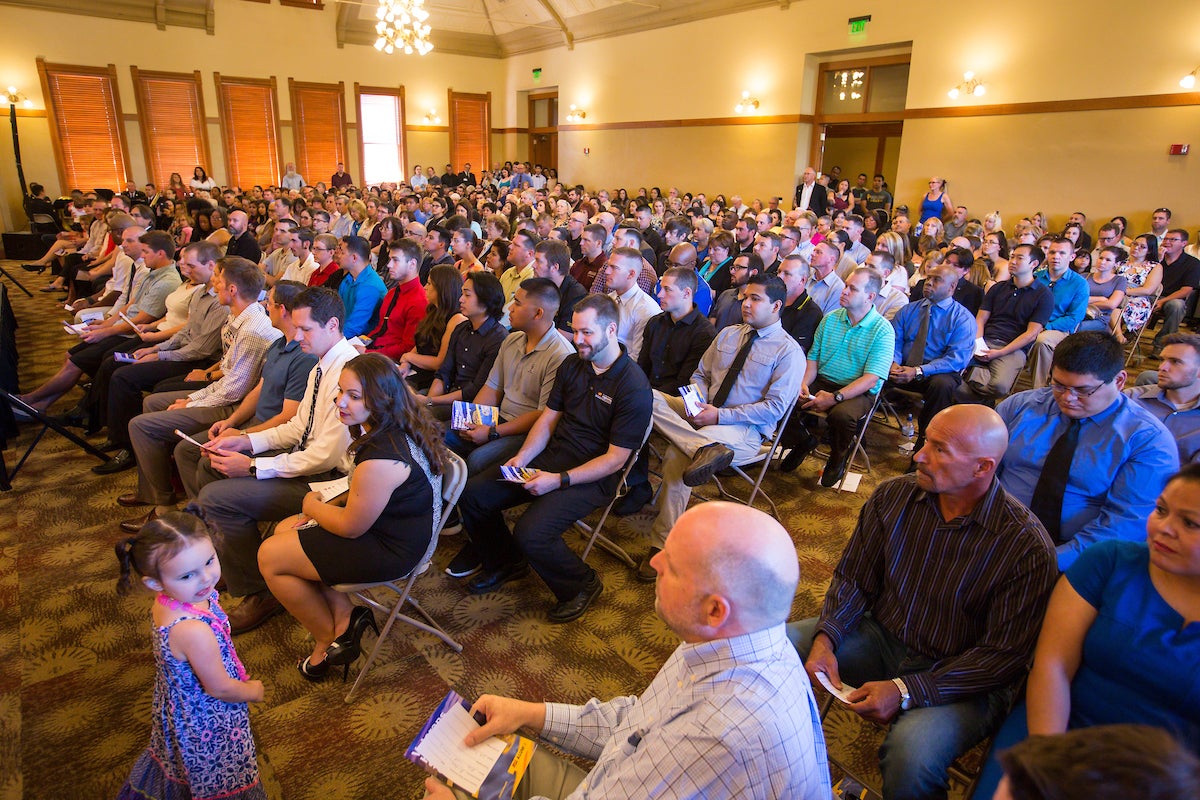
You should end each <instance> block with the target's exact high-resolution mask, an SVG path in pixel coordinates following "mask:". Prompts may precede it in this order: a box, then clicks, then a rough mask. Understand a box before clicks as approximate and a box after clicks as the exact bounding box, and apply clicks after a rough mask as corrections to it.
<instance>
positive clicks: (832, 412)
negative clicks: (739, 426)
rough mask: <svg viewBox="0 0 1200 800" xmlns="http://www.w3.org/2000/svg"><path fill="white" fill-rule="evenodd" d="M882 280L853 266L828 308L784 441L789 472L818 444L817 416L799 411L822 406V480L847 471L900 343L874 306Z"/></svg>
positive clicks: (828, 480)
mask: <svg viewBox="0 0 1200 800" xmlns="http://www.w3.org/2000/svg"><path fill="white" fill-rule="evenodd" d="M824 244H825V243H824V242H822V243H821V245H824ZM821 245H819V246H818V249H819V248H820V246H821ZM881 283H882V281H881V279H880V276H879V273H878V272H876V271H875V270H873V269H871V268H870V267H859V268H858V269H856V270H854V272H853V273H851V275H850V280H849V281H847V283H846V288H845V289H843V290H842V299H841V308H839V309H837V310H835V311H834V312H833V313H831V314H826V315H825V316H824V318H822V319H821V324H820V325H818V326H817V335H816V337H815V338H814V340H813V346H812V349H811V350H809V353H808V365H807V367H806V369H805V372H804V380H803V383H802V384H801V386H800V401H799V406H798V407H797V409H796V411H797V414H796V415H794V416H793V417H792V421H791V423H790V424H789V425H788V432H787V433H785V434H784V440H783V446H784V447H790V448H792V452H790V453H788V454H787V456H786V457H785V458H784V460H783V462H782V463H781V464H780V469H781V470H783V471H784V472H790V471H792V470H794V469H796V467H798V466H800V463H801V462H802V461H804V459H805V458H806V457H807V456H808V454H809V453H811V452H812V451H813V450H814V449H816V446H817V437H816V436H814V435H813V433H812V432H811V431H812V428H814V427H815V426H816V424H817V419H816V417H813V416H811V414H809V413H800V412H814V411H820V412H824V413H825V414H826V420H827V422H828V425H829V459H828V460H827V461H826V462H825V469H824V471H823V472H822V473H821V485H822V486H825V487H830V486H834V485H836V484H837V483H838V482H839V481H840V480H841V479H842V477H843V476H844V475H845V474H846V469H847V468H848V467H849V465H850V460H851V459H852V458H853V456H854V453H852V452H851V450H850V442H851V440H852V439H853V438H854V435H855V432H856V431H857V430H858V426H859V425H860V424H862V419H863V417H865V416H866V415H867V414H869V413H870V411H871V406H872V405H873V403H874V401H875V395H876V393H877V392H879V390H880V389H881V388H882V387H883V382H884V381H885V380H887V376H888V373H889V372H890V371H891V364H892V355H893V354H894V352H895V349H896V333H895V331H893V330H892V326H891V325H890V324H889V323H888V321H887V320H885V319H884V318H883V316H882V315H881V314H880V313H879V312H878V311H876V310H875V295H876V294H878V292H879V287H880V285H881Z"/></svg>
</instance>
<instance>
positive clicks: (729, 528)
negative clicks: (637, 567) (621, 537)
mask: <svg viewBox="0 0 1200 800" xmlns="http://www.w3.org/2000/svg"><path fill="white" fill-rule="evenodd" d="M654 567H655V569H657V570H658V575H659V577H658V582H657V584H656V586H655V601H654V607H655V610H656V611H657V612H658V615H659V617H661V618H662V620H663V621H664V622H665V623H666V624H667V626H668V627H670V628H671V630H672V631H674V632H675V634H676V635H677V636H679V638H680V639H682V640H683V643H682V644H680V645H679V647H678V648H676V650H675V652H674V653H672V654H671V656H670V658H668V659H667V662H666V663H665V664H664V665H663V667H662V669H660V670H659V672H658V675H656V676H655V677H654V680H653V681H652V682H651V683H650V686H649V687H648V688H647V689H646V691H645V692H643V693H642V695H641V696H640V697H618V698H616V699H614V700H610V701H608V702H605V703H602V702H600V701H599V700H596V699H593V700H591V701H589V702H588V703H587V704H586V705H582V706H573V705H562V704H558V703H527V702H523V701H520V700H512V699H508V698H503V697H495V696H492V695H484V696H483V697H480V698H479V700H478V701H477V702H476V703H475V706H474V707H473V708H472V709H471V712H472V713H475V712H482V713H483V714H484V716H485V717H486V718H487V723H486V724H485V725H483V726H482V727H481V728H479V730H478V731H475V732H473V733H472V734H470V735H468V737H467V740H466V741H467V744H468V745H474V744H476V743H478V742H480V741H482V740H483V739H486V738H487V737H489V736H492V735H494V734H500V735H503V734H507V733H512V732H513V731H516V730H517V729H518V728H527V729H530V730H532V731H535V732H538V733H540V734H541V735H542V736H543V737H544V738H545V739H546V740H547V741H549V742H551V743H552V744H554V745H555V746H556V747H558V748H560V749H562V750H564V751H566V752H569V753H573V754H575V755H579V756H582V757H584V758H588V759H595V760H596V766H595V767H593V768H592V771H591V772H590V773H587V774H584V773H583V772H582V771H581V770H579V769H578V768H577V767H574V766H573V765H570V764H568V762H566V761H563V760H560V759H558V758H556V757H555V756H553V755H551V754H549V753H548V752H547V751H546V750H545V749H542V748H539V749H538V750H537V751H536V752H535V753H534V757H533V762H532V763H531V766H530V770H529V772H528V773H527V775H526V780H523V781H522V782H521V786H520V787H519V788H518V796H520V797H529V796H531V795H532V796H537V797H549V798H583V797H609V798H628V797H637V798H697V797H705V798H734V797H737V798H761V799H762V800H767V799H768V798H790V799H791V800H805V799H806V798H811V799H812V800H817V798H820V800H827V798H828V797H830V794H831V790H830V786H829V768H828V765H827V763H826V757H825V741H824V738H823V737H822V735H821V728H820V723H819V721H818V712H817V708H816V704H815V702H814V701H813V697H812V689H811V686H810V684H809V682H808V676H807V675H805V673H804V669H803V667H802V666H801V664H800V659H799V658H798V657H797V656H796V653H795V651H794V649H793V648H792V647H791V645H790V644H789V643H788V641H787V636H786V633H785V629H784V624H783V623H784V620H785V619H786V618H787V614H788V610H789V609H790V608H791V604H792V598H793V596H794V595H795V592H796V584H797V582H798V581H799V577H800V569H799V565H798V560H797V557H796V549H795V547H794V546H793V545H792V540H791V538H790V537H789V536H788V534H787V531H785V530H784V529H783V528H782V527H781V526H780V525H779V523H778V522H776V521H775V520H774V519H772V518H771V517H769V516H767V515H766V514H764V513H763V512H761V511H758V510H756V509H753V508H748V507H746V506H742V505H736V504H732V503H722V502H709V503H703V504H701V505H699V506H696V507H695V508H692V509H690V510H689V511H687V512H686V513H684V514H682V515H681V516H680V517H679V520H678V521H677V522H676V523H675V527H674V528H673V529H672V530H671V533H670V535H669V536H668V537H667V541H666V545H665V547H664V548H663V550H662V552H660V553H659V554H658V555H657V556H655V558H654ZM425 787H426V791H427V794H426V797H435V798H450V797H453V796H454V795H452V794H451V792H450V790H449V789H447V788H446V787H445V786H443V785H442V784H441V783H438V782H437V781H436V780H434V779H432V778H431V779H429V780H428V781H426V784H425Z"/></svg>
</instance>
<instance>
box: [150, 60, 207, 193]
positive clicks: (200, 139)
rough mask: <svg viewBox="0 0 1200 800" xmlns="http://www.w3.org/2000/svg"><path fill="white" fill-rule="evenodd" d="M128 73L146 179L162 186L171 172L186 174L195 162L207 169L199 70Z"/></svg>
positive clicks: (188, 173) (202, 94)
mask: <svg viewBox="0 0 1200 800" xmlns="http://www.w3.org/2000/svg"><path fill="white" fill-rule="evenodd" d="M131 72H132V74H133V88H134V90H135V94H136V97H137V109H138V125H139V126H140V128H141V131H142V144H143V146H144V149H145V152H146V172H147V173H148V174H149V175H150V179H151V180H152V181H154V183H155V184H157V185H158V186H160V187H166V185H167V183H168V181H169V179H170V177H171V173H172V172H178V173H179V174H180V175H181V176H190V175H191V174H192V170H193V169H194V168H195V167H196V166H197V165H199V166H202V167H204V169H205V171H206V172H211V171H212V168H213V165H212V163H211V161H210V160H209V158H210V157H209V150H208V131H207V130H206V128H205V121H204V93H203V91H202V89H201V85H200V72H199V70H197V71H196V72H193V73H191V74H188V73H186V72H147V71H144V70H139V69H138V68H137V67H132V68H131ZM184 180H185V181H187V180H189V178H188V177H185V178H184Z"/></svg>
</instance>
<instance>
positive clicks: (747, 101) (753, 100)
mask: <svg viewBox="0 0 1200 800" xmlns="http://www.w3.org/2000/svg"><path fill="white" fill-rule="evenodd" d="M733 110H734V111H736V112H737V113H739V114H749V113H750V112H752V111H758V98H757V97H751V96H750V93H749V92H742V99H741V100H739V101H738V104H737V105H736V106H734V107H733Z"/></svg>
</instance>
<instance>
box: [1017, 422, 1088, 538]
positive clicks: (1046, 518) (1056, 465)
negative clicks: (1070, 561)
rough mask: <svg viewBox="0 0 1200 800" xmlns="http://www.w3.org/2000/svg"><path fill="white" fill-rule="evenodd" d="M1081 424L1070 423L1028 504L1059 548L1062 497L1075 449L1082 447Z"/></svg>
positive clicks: (1052, 453)
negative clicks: (1080, 445)
mask: <svg viewBox="0 0 1200 800" xmlns="http://www.w3.org/2000/svg"><path fill="white" fill-rule="evenodd" d="M1079 427H1080V422H1079V420H1077V419H1073V420H1071V422H1070V424H1069V425H1067V429H1066V431H1064V432H1063V434H1062V435H1061V436H1059V437H1058V440H1057V441H1056V442H1055V443H1054V446H1053V447H1051V448H1050V452H1049V453H1047V454H1046V460H1045V461H1044V462H1043V463H1042V474H1041V475H1040V476H1039V477H1038V482H1037V486H1036V487H1034V490H1033V499H1031V500H1030V501H1029V510H1030V511H1032V512H1033V514H1034V516H1036V517H1037V518H1038V519H1040V520H1041V521H1042V524H1043V525H1045V526H1046V532H1047V533H1049V534H1050V538H1051V539H1053V540H1054V542H1055V543H1056V544H1063V542H1064V540H1063V539H1062V538H1061V534H1060V529H1061V528H1062V505H1063V493H1064V492H1065V491H1066V489H1067V477H1068V476H1069V475H1070V473H1071V461H1072V460H1073V459H1074V458H1075V447H1076V445H1078V444H1079Z"/></svg>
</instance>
